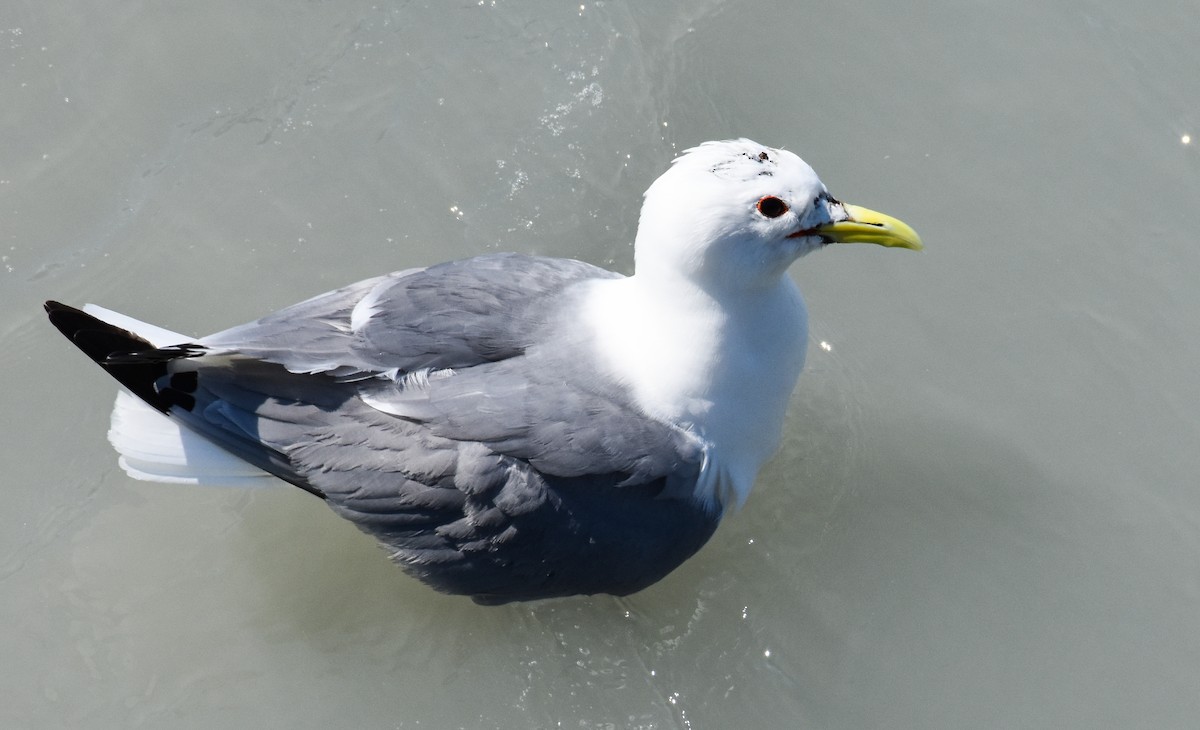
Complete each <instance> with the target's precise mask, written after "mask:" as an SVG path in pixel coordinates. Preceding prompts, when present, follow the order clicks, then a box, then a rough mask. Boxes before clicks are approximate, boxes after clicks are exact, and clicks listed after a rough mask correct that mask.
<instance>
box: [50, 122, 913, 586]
mask: <svg viewBox="0 0 1200 730" xmlns="http://www.w3.org/2000/svg"><path fill="white" fill-rule="evenodd" d="M848 209H849V207H848V206H843V205H842V204H841V203H838V202H837V201H836V200H834V199H832V198H830V197H829V196H828V193H826V192H825V189H824V186H823V185H821V183H820V181H819V180H818V179H817V178H816V175H815V174H814V173H812V170H811V169H810V168H808V166H807V165H805V164H804V163H803V162H802V161H801V160H800V159H799V158H798V157H796V156H795V155H792V154H791V153H787V152H782V151H779V150H771V149H769V148H764V147H762V146H761V145H758V144H756V143H753V142H750V141H749V140H738V141H734V142H724V143H708V144H705V145H703V146H701V147H699V148H697V149H695V150H692V151H690V152H689V153H687V154H685V155H684V156H683V157H681V158H680V159H679V160H678V161H677V162H676V164H675V165H674V166H673V167H672V168H671V170H670V171H668V172H667V173H666V174H664V175H663V176H662V177H661V178H660V179H659V181H657V182H656V183H655V184H654V185H653V186H652V187H651V188H650V190H649V191H648V192H647V200H646V205H645V207H644V208H643V212H642V219H641V222H640V226H639V233H638V239H637V242H636V257H637V258H636V269H635V273H634V275H633V276H630V277H622V276H620V275H618V274H614V273H612V272H608V271H605V270H603V269H599V268H597V267H594V266H591V265H589V264H585V263H581V262H578V261H570V260H562V259H548V258H539V257H531V256H521V255H516V254H497V255H490V256H483V257H478V258H474V259H467V260H464V261H458V262H451V263H446V264H439V265H437V266H432V267H429V268H427V269H415V270H409V271H403V272H398V273H395V274H389V275H387V276H383V277H378V278H375V279H370V280H367V281H364V282H359V283H358V284H354V285H352V286H349V287H346V288H344V289H340V290H337V291H334V292H330V293H328V294H325V295H321V296H318V297H315V298H313V299H310V300H308V301H305V302H302V303H300V304H297V305H294V306H292V307H288V308H286V309H284V310H281V311H279V312H276V313H274V314H272V315H268V316H266V317H264V318H262V319H260V320H257V321H256V322H252V323H249V324H246V325H242V326H239V327H235V328H232V329H230V330H226V331H224V332H220V333H217V334H214V335H211V336H208V337H203V338H199V339H196V340H192V339H189V338H183V337H181V336H177V335H174V333H170V332H168V331H164V330H161V329H158V328H154V327H151V326H148V325H142V323H139V322H136V320H131V319H129V318H126V317H124V316H123V315H116V314H115V313H110V312H107V311H105V310H100V309H99V308H92V309H91V310H90V311H91V313H89V312H88V311H80V310H75V309H72V308H70V307H66V306H65V305H60V304H57V303H48V305H47V309H48V311H49V312H50V316H51V320H52V321H53V322H54V324H55V325H56V326H58V327H59V329H60V330H62V331H63V333H64V334H66V335H67V336H68V337H69V338H71V339H72V340H73V341H74V342H75V343H76V344H77V345H78V346H79V347H80V348H81V349H83V350H84V351H85V352H86V353H87V354H88V355H89V356H90V357H92V359H93V360H95V361H96V362H97V363H99V364H100V365H101V366H102V367H104V368H105V369H106V370H107V371H108V372H109V373H110V374H112V375H113V376H114V377H116V379H117V380H118V381H120V382H121V383H122V384H123V385H124V386H125V387H126V388H127V389H128V390H129V391H130V392H132V393H133V394H134V395H136V396H137V397H138V398H139V399H140V400H141V401H142V402H144V405H143V403H142V402H138V401H135V400H134V399H133V398H130V397H129V396H124V397H123V399H121V400H119V402H118V408H117V409H116V412H115V414H114V424H113V430H112V432H111V433H110V438H111V440H112V441H113V443H114V445H115V446H117V448H118V450H119V451H121V452H122V453H123V459H122V464H123V466H125V468H126V470H127V471H129V472H130V474H131V475H134V476H137V477H139V478H148V479H158V480H162V481H214V482H218V483H245V482H248V481H254V480H256V479H260V478H261V477H259V476H258V475H260V474H262V473H264V472H265V473H269V474H272V475H275V476H277V477H280V478H282V479H284V480H286V481H288V482H291V483H293V484H295V485H297V486H300V487H302V488H304V489H306V490H308V491H310V492H312V493H314V494H316V495H318V496H320V497H322V498H323V499H324V500H325V501H326V502H327V504H329V506H330V507H331V508H333V509H334V510H335V511H336V512H338V513H339V514H341V515H342V516H343V517H346V518H347V519H349V520H350V521H352V522H354V523H355V524H356V525H358V526H359V527H360V528H361V529H363V530H364V531H366V532H368V533H370V534H372V535H374V536H375V537H376V538H377V539H379V540H380V542H381V543H382V544H383V545H384V546H385V547H386V548H387V549H388V550H389V552H390V553H391V555H392V556H393V558H394V559H395V560H396V561H397V562H398V563H400V564H401V565H402V566H403V567H404V568H405V569H406V570H407V571H408V572H410V573H412V574H414V575H416V576H417V577H419V578H421V579H422V580H424V581H425V582H427V583H429V584H430V585H432V586H434V587H435V588H438V589H439V590H443V591H447V592H451V593H461V594H466V595H470V596H471V597H473V598H474V599H475V600H477V601H479V602H482V603H503V602H507V601H512V600H526V599H534V598H543V597H549V596H559V595H570V594H579V593H585V594H586V593H602V592H603V593H614V594H627V593H631V592H633V591H636V590H639V589H641V588H644V587H645V586H647V585H650V584H651V583H653V582H655V581H657V580H658V579H659V578H661V577H662V576H663V575H665V574H666V573H668V572H670V571H671V570H672V569H674V568H675V567H676V566H678V565H679V563H681V562H682V561H683V560H685V559H687V558H688V557H689V556H690V555H692V554H693V553H694V552H695V551H696V550H698V549H699V548H700V547H701V546H702V545H703V544H704V543H705V542H706V541H707V540H708V538H709V537H710V536H711V534H712V532H713V530H715V529H716V526H717V524H718V522H719V521H720V518H721V516H722V514H723V513H724V512H725V510H726V509H727V508H730V507H732V506H733V505H735V504H740V503H741V502H742V501H743V500H744V499H745V497H746V495H747V494H748V492H749V489H750V487H751V485H752V483H753V480H754V478H755V475H756V474H757V472H758V469H759V468H760V467H761V465H762V464H763V462H764V461H765V460H766V459H767V458H769V456H770V455H771V453H772V452H773V451H774V449H775V447H776V445H777V442H778V439H779V435H780V430H781V428H782V422H783V416H784V411H785V408H786V404H787V399H788V394H789V393H790V392H791V389H792V388H793V386H794V384H795V381H796V378H797V376H798V375H799V372H800V369H801V367H802V365H803V361H804V349H805V341H806V338H807V334H806V320H807V317H806V314H805V310H804V304H803V301H802V299H801V297H800V294H799V291H798V290H797V289H796V287H795V285H794V284H793V283H792V281H791V279H790V278H788V277H787V276H786V269H787V266H788V264H790V263H791V262H792V261H793V260H794V259H795V258H797V257H799V256H800V255H803V254H804V253H806V252H807V251H808V250H811V249H813V248H817V247H819V246H821V245H822V244H823V243H826V242H830V241H837V240H845V241H857V240H870V239H869V238H868V235H873V236H876V237H878V236H880V235H881V234H880V231H881V230H882V231H884V234H886V235H885V238H887V240H886V241H880V240H872V242H885V243H887V244H888V245H902V246H908V247H912V248H915V247H919V245H920V244H919V240H918V239H916V236H915V234H912V233H911V229H907V227H903V228H897V227H896V226H903V224H899V223H898V222H896V221H894V220H892V219H887V218H886V217H879V218H878V219H877V221H879V222H865V223H864V222H862V220H861V219H862V218H863V217H864V216H863V215H861V214H860V215H859V216H858V218H859V219H860V220H859V221H858V222H855V221H854V220H852V219H851V216H850V213H849V212H847V211H848ZM851 210H854V211H855V212H858V211H860V210H861V209H851ZM862 213H863V214H867V213H870V212H869V211H862ZM871 215H876V216H877V215H878V214H871ZM863 226H869V227H871V228H870V229H869V230H866V229H863V228H862V227H863ZM93 315H94V316H93ZM151 409H153V410H156V411H158V412H159V413H152V412H150V411H151ZM161 414H165V415H166V416H167V417H168V418H162V417H161ZM211 444H215V445H216V446H218V447H220V449H219V450H213V449H212V448H211ZM226 454H228V455H232V457H234V458H230V457H229V456H226ZM243 464H249V465H251V468H246V467H245V466H243Z"/></svg>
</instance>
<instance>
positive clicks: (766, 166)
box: [635, 139, 920, 293]
mask: <svg viewBox="0 0 1200 730" xmlns="http://www.w3.org/2000/svg"><path fill="white" fill-rule="evenodd" d="M864 214H870V215H864ZM837 242H842V243H850V242H870V243H879V244H883V245H889V246H903V247H905V248H920V239H919V238H918V237H917V235H916V233H915V232H913V230H912V229H911V228H909V227H908V226H906V225H904V224H903V223H901V222H900V221H897V220H895V219H893V218H888V217H887V216H882V215H881V214H878V213H874V212H873V211H867V210H866V209H862V208H856V207H855V206H848V205H844V204H842V203H841V202H839V201H838V200H836V199H834V198H833V197H832V196H830V195H829V192H828V191H827V190H826V189H825V185H824V184H822V183H821V180H820V178H818V177H817V174H816V173H815V172H814V171H813V169H812V168H811V167H809V166H808V164H807V163H805V162H804V160H802V159H800V158H799V157H797V156H796V155H794V154H792V153H791V152H788V151H787V150H778V149H773V148H770V147H765V146H763V145H760V144H758V143H757V142H753V141H751V140H748V139H737V140H729V141H724V142H706V143H704V144H702V145H700V146H699V147H694V148H692V149H690V150H687V151H686V152H684V153H683V155H681V156H680V157H678V158H677V159H676V160H675V162H674V163H673V164H672V165H671V168H670V169H669V170H667V171H666V172H665V173H663V175H662V176H661V177H659V178H658V179H657V180H655V181H654V183H653V184H652V185H651V186H650V188H649V189H648V190H647V191H646V199H645V203H644V205H643V206H642V214H641V219H640V221H639V224H638V235H637V242H636V248H635V267H636V268H635V273H636V274H638V275H647V276H651V277H658V276H683V277H684V278H686V279H688V280H690V281H692V282H693V283H695V284H696V285H698V286H700V287H702V288H704V289H706V290H709V291H711V292H713V293H715V292H716V291H730V290H748V289H757V288H761V287H770V286H773V285H775V284H777V283H778V281H779V278H780V277H781V276H782V275H783V273H784V272H785V271H786V270H787V268H788V266H789V265H791V263H792V262H793V261H795V260H796V259H797V258H799V257H801V256H803V255H804V254H806V253H808V252H809V251H812V250H814V249H817V248H820V247H821V246H822V245H824V244H827V243H837Z"/></svg>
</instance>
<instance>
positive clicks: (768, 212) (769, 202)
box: [755, 195, 788, 218]
mask: <svg viewBox="0 0 1200 730" xmlns="http://www.w3.org/2000/svg"><path fill="white" fill-rule="evenodd" d="M755 207H757V208H758V212H759V213H762V214H763V215H764V216H766V217H767V218H778V217H779V216H781V215H783V214H784V213H786V212H788V204H787V203H785V202H783V201H782V200H780V199H779V198H776V197H775V196H774V195H764V196H763V198H762V199H761V200H759V201H758V205H757V206H755Z"/></svg>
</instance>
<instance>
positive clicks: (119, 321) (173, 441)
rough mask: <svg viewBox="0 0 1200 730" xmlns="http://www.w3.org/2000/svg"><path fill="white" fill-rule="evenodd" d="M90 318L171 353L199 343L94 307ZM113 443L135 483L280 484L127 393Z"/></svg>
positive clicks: (121, 395) (121, 397) (117, 406)
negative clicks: (181, 346)
mask: <svg viewBox="0 0 1200 730" xmlns="http://www.w3.org/2000/svg"><path fill="white" fill-rule="evenodd" d="M83 311H85V312H87V313H88V314H90V315H92V316H93V317H96V318H97V319H101V320H103V321H105V322H108V323H109V324H111V325H114V326H116V327H120V328H121V329H124V330H128V331H130V332H133V333H134V334H136V335H138V336H139V337H142V338H143V339H145V340H148V341H149V342H150V343H151V344H153V345H154V346H155V347H167V346H170V345H177V344H180V343H184V342H189V341H192V340H193V339H194V338H191V337H187V336H185V335H181V334H179V333H177V332H172V331H170V330H166V329H163V328H161V327H156V326H154V325H152V324H147V323H145V322H141V321H139V320H136V319H134V318H133V317H129V316H126V315H124V314H121V313H119V312H113V311H111V310H108V309H105V308H103V307H98V306H96V305H94V304H88V305H86V306H85V307H84V308H83ZM108 441H109V443H111V444H112V445H113V448H114V449H116V450H117V453H118V454H120V458H119V459H118V460H117V463H118V464H120V465H121V468H122V469H124V470H125V473H126V474H128V475H129V476H131V477H133V478H134V479H140V480H142V481H151V482H163V483H166V484H207V485H215V486H230V487H257V486H268V485H273V484H280V483H281V482H278V481H276V480H275V479H273V478H272V477H271V475H270V474H268V473H266V472H265V471H262V470H261V469H258V468H257V467H254V466H251V465H250V464H247V463H246V462H244V461H242V460H241V459H239V458H237V457H236V456H234V455H232V454H230V453H228V452H227V451H224V450H223V449H221V448H219V447H218V446H216V445H214V444H212V443H211V442H209V441H208V440H206V439H205V438H203V437H202V436H200V435H199V434H196V433H194V432H192V431H190V430H189V429H187V428H185V427H183V426H181V425H179V423H177V422H176V421H173V420H171V419H170V418H168V417H167V416H165V415H164V414H162V413H159V412H158V411H156V410H155V409H153V408H151V407H150V406H149V405H147V404H146V403H144V402H142V400H141V399H139V398H138V397H137V396H135V395H132V394H131V393H129V392H128V391H126V390H124V389H122V390H121V391H119V392H118V393H117V400H116V403H114V404H113V412H112V422H111V425H110V427H109V430H108Z"/></svg>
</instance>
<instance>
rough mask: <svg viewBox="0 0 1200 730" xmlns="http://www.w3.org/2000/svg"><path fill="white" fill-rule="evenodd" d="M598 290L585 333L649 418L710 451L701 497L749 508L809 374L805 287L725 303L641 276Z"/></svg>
mask: <svg viewBox="0 0 1200 730" xmlns="http://www.w3.org/2000/svg"><path fill="white" fill-rule="evenodd" d="M591 287H592V288H591V289H590V291H589V292H588V297H587V306H586V314H585V319H586V322H585V324H586V326H587V327H588V328H589V329H590V330H591V334H592V335H593V337H594V340H595V343H596V347H597V351H598V354H599V356H600V358H601V362H603V363H604V364H605V366H606V367H607V368H608V370H609V372H610V373H611V374H612V375H613V376H614V377H616V378H617V379H618V380H619V381H620V382H623V383H625V384H626V385H628V386H630V387H631V388H632V389H633V392H634V396H635V398H636V401H637V403H638V404H639V405H640V406H641V407H642V409H643V410H644V411H645V413H646V414H647V415H648V416H651V417H652V418H656V419H658V420H661V421H663V422H666V423H670V424H673V425H676V426H678V427H681V428H684V429H686V430H688V431H690V432H692V433H694V434H695V435H696V436H697V437H698V438H700V439H701V440H702V441H703V442H704V444H705V446H706V460H705V465H704V472H703V473H702V475H701V479H700V482H699V483H698V484H697V487H696V489H697V496H698V497H700V498H702V499H704V500H706V501H708V502H710V503H712V504H720V505H721V506H722V507H724V506H729V504H730V503H731V502H732V503H735V504H738V505H740V504H741V503H742V502H743V501H744V500H745V498H746V496H747V495H748V494H749V492H750V488H751V487H752V486H753V483H754V479H755V477H756V476H757V474H758V469H759V467H761V466H762V464H763V462H765V461H766V460H767V459H768V458H770V456H771V454H772V453H774V451H775V448H776V447H777V446H778V443H779V435H780V431H781V430H782V427H783V418H784V413H785V411H786V409H787V403H788V397H789V396H790V394H791V391H792V388H793V387H794V386H795V383H796V378H797V377H798V376H799V374H800V369H801V368H802V367H803V365H804V351H805V345H806V341H807V337H808V334H807V314H806V312H805V308H804V302H803V300H802V299H801V297H800V292H799V290H798V289H797V288H796V286H795V284H793V283H792V281H791V279H790V278H789V277H787V276H786V275H783V276H781V277H779V279H778V282H777V283H775V284H774V285H772V286H769V287H764V288H762V289H759V290H755V291H753V292H745V291H742V292H738V293H737V294H736V296H735V295H733V294H729V295H724V296H722V295H720V294H717V295H714V294H713V293H712V292H709V291H704V290H703V289H701V288H700V287H698V286H696V285H695V284H693V283H691V282H690V281H688V280H687V279H685V278H683V277H680V276H672V275H664V274H660V273H659V272H645V273H644V272H642V270H641V268H639V273H638V274H637V275H635V276H632V277H629V278H627V279H605V280H599V281H596V282H594V283H593V284H592V285H591Z"/></svg>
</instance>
